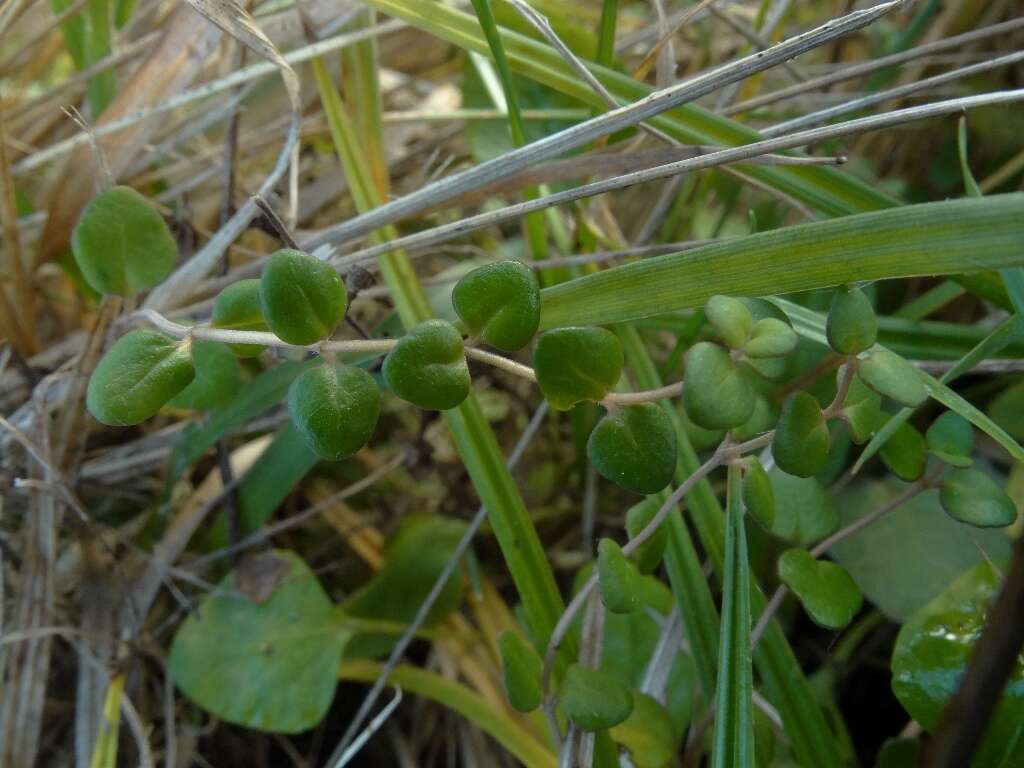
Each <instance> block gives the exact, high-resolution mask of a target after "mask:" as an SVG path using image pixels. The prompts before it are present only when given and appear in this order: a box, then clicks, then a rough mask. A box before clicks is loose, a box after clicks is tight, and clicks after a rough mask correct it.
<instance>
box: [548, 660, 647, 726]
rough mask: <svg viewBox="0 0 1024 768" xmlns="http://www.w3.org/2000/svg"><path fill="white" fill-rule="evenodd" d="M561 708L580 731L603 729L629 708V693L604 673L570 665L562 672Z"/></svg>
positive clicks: (631, 707) (630, 702)
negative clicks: (563, 675) (563, 676)
mask: <svg viewBox="0 0 1024 768" xmlns="http://www.w3.org/2000/svg"><path fill="white" fill-rule="evenodd" d="M560 703H561V705H562V711H564V712H565V714H566V715H567V716H568V718H569V719H570V720H572V721H573V723H575V724H576V727H577V728H579V729H580V730H581V731H588V732H592V731H603V730H605V729H606V728H611V727H612V726H615V725H618V724H619V723H621V722H622V721H623V720H625V719H626V718H627V717H629V714H630V712H632V711H633V694H632V692H631V691H630V690H629V688H627V687H626V686H625V685H623V684H622V683H620V682H619V681H618V680H616V679H615V677H613V676H612V675H611V674H609V673H608V672H603V671H601V670H598V669H590V668H589V667H584V666H582V665H580V664H573V665H572V666H570V667H569V669H567V670H566V672H565V678H564V679H563V681H562V695H561V699H560Z"/></svg>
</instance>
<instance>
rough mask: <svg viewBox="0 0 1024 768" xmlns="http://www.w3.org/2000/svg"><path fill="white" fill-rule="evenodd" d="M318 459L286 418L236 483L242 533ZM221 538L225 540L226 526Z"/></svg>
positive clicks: (257, 522)
mask: <svg viewBox="0 0 1024 768" xmlns="http://www.w3.org/2000/svg"><path fill="white" fill-rule="evenodd" d="M318 460H319V457H318V456H317V455H316V454H315V453H313V451H312V449H311V448H310V447H309V444H308V443H307V442H306V436H305V435H303V434H302V433H301V432H300V431H299V428H298V427H296V426H295V424H294V423H293V422H292V421H291V420H290V419H289V420H288V421H286V422H285V423H284V424H283V425H282V426H281V428H280V429H278V430H277V432H276V433H275V435H274V437H273V439H272V440H271V441H270V445H268V446H267V449H266V450H265V451H263V453H261V454H260V457H259V458H258V459H256V461H255V463H253V465H252V466H251V467H250V468H249V471H248V472H246V473H245V476H244V477H242V482H241V483H240V484H239V486H238V506H239V515H238V517H239V520H238V522H239V528H240V529H241V532H242V533H251V532H253V531H255V530H256V529H257V528H259V527H260V526H261V525H263V524H264V523H265V522H267V520H269V519H270V516H271V515H272V514H273V513H274V512H276V511H277V509H278V508H279V507H280V506H281V502H283V501H284V500H285V497H287V496H288V494H289V493H291V492H292V490H293V489H294V488H295V486H296V485H298V483H299V481H300V480H302V478H304V477H305V476H306V475H307V473H308V472H309V471H310V470H311V469H312V468H313V467H314V466H315V465H316V463H317V461H318ZM222 522H223V523H226V519H225V518H224V517H223V516H222V517H221V518H220V520H218V523H222ZM218 533H220V532H219V531H218ZM221 541H223V542H227V528H226V526H225V528H224V529H223V538H222V539H221Z"/></svg>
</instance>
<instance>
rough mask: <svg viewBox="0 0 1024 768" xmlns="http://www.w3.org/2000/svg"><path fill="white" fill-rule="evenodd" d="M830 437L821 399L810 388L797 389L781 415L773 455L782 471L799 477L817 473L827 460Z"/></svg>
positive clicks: (773, 443)
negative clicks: (808, 391)
mask: <svg viewBox="0 0 1024 768" xmlns="http://www.w3.org/2000/svg"><path fill="white" fill-rule="evenodd" d="M830 445H831V438H830V437H829V433H828V424H827V423H826V422H825V415H824V414H823V413H822V411H821V406H820V405H818V401H817V400H815V399H814V397H813V396H812V395H810V394H808V393H807V392H796V393H794V394H793V396H792V397H790V398H789V400H787V401H786V403H785V405H783V406H782V413H781V415H780V416H779V423H778V425H777V426H776V428H775V437H774V439H773V440H772V456H773V457H774V458H775V463H776V464H777V465H778V467H779V469H781V470H782V471H783V472H788V473H789V474H791V475H796V476H797V477H812V476H814V475H816V474H818V473H819V472H820V471H821V470H822V469H823V468H824V467H825V463H826V462H827V461H828V451H829V447H830Z"/></svg>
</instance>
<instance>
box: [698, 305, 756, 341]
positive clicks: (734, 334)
mask: <svg viewBox="0 0 1024 768" xmlns="http://www.w3.org/2000/svg"><path fill="white" fill-rule="evenodd" d="M704 314H705V315H707V318H708V322H709V323H711V326H712V327H713V328H714V329H715V333H717V334H718V338H720V339H721V340H722V341H723V342H724V343H725V345H726V346H728V347H730V348H732V349H743V345H744V344H745V343H746V341H747V338H748V337H749V336H750V329H751V327H752V326H753V325H754V318H753V317H752V316H751V314H750V310H749V309H747V305H746V304H744V303H743V302H742V301H741V300H740V299H734V298H733V297H732V296H721V295H718V296H712V297H711V298H710V299H708V300H707V303H706V304H705V305H704Z"/></svg>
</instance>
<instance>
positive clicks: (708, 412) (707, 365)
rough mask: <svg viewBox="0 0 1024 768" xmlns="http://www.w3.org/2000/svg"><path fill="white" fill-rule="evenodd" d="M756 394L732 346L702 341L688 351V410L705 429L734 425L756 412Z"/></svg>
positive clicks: (685, 390) (685, 401)
mask: <svg viewBox="0 0 1024 768" xmlns="http://www.w3.org/2000/svg"><path fill="white" fill-rule="evenodd" d="M756 404H757V401H756V396H755V392H754V389H753V387H751V386H750V383H749V382H748V381H747V379H746V376H745V375H744V372H743V370H742V369H741V368H740V367H739V366H738V365H737V364H736V361H734V360H733V359H732V357H730V355H729V352H728V350H726V349H725V347H722V346H720V345H718V344H714V343H712V342H710V341H701V342H698V343H696V344H694V345H693V346H692V347H690V349H689V351H688V352H687V353H686V369H685V371H684V374H683V405H684V406H685V408H686V414H687V416H689V417H690V419H691V420H692V421H693V422H694V423H695V424H697V425H698V426H701V427H703V428H704V429H731V428H733V427H738V426H740V425H742V424H743V423H744V422H746V421H747V419H749V418H750V417H751V415H753V413H754V407H755V406H756Z"/></svg>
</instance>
